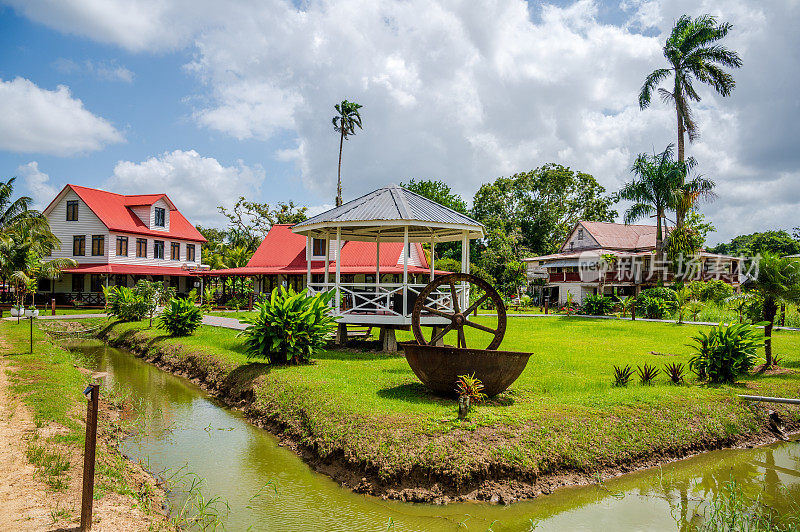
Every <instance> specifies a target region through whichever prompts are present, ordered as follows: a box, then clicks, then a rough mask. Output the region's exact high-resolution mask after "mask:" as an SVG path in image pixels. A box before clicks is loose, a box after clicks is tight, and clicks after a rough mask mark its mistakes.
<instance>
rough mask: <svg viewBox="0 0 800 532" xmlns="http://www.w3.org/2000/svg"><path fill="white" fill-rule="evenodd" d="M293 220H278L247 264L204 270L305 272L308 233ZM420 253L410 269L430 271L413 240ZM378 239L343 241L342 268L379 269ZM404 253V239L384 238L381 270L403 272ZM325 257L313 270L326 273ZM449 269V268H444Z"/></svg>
mask: <svg viewBox="0 0 800 532" xmlns="http://www.w3.org/2000/svg"><path fill="white" fill-rule="evenodd" d="M291 227H292V226H291V225H289V224H276V225H273V226H272V229H270V231H269V233H268V234H267V236H266V237H265V238H264V240H263V241H262V242H261V245H259V246H258V249H257V250H256V252H255V253H253V256H252V257H251V258H250V261H249V262H248V263H247V266H245V267H243V268H228V269H224V270H211V271H207V272H203V273H204V274H206V275H271V274H272V275H275V274H285V275H293V274H305V273H306V271H307V266H306V237H304V236H302V235H298V234H295V233H293V232H292V230H291ZM412 245H414V246H416V249H417V254H418V256H419V257H420V260H421V261H422V266H412V265H410V264H409V266H408V272H409V273H424V272H430V269H429V265H428V261H427V258H426V257H425V253H424V252H423V250H422V245H421V244H419V243H416V242H415V243H413V244H412ZM375 246H376V243H375V242H358V241H346V242H345V243H344V244H343V245H342V264H341V268H340V271H341V273H344V274H356V273H366V274H372V273H375V256H376V249H375ZM402 253H403V243H402V242H381V254H380V257H381V264H380V266H381V268H380V271H381V273H403V264H402V262H401V261H400V256H401V254H402ZM329 268H330V271H331V272H334V271H335V270H336V261H333V260H332V261H330V264H329ZM324 272H325V261H324V260H314V261H312V262H311V273H324ZM440 273H445V272H440Z"/></svg>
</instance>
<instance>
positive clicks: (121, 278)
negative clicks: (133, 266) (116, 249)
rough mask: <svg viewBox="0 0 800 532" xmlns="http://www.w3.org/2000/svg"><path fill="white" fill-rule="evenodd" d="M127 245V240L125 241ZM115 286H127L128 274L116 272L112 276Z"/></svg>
mask: <svg viewBox="0 0 800 532" xmlns="http://www.w3.org/2000/svg"><path fill="white" fill-rule="evenodd" d="M125 245H126V246H127V242H126V243H125ZM114 285H115V286H128V276H127V275H124V274H117V275H115V276H114Z"/></svg>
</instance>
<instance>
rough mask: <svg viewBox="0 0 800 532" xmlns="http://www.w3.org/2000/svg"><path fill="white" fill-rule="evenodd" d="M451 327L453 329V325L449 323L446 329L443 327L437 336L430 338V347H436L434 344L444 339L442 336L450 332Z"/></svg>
mask: <svg viewBox="0 0 800 532" xmlns="http://www.w3.org/2000/svg"><path fill="white" fill-rule="evenodd" d="M453 327H455V324H453V323H451V324H450V325H448V326H447V327H445V328H444V329H442V332H440V333H439V334H437V335H436V336H434V337H433V338H431V345H436V342H438V341H439V340H441V339H442V338H444V335H446V334H447V333H449V332H450V331H452V330H453Z"/></svg>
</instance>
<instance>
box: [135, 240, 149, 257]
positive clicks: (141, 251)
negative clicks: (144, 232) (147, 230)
mask: <svg viewBox="0 0 800 532" xmlns="http://www.w3.org/2000/svg"><path fill="white" fill-rule="evenodd" d="M136 256H137V257H140V258H145V259H146V258H147V239H146V238H137V239H136Z"/></svg>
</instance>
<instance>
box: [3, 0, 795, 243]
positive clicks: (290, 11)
mask: <svg viewBox="0 0 800 532" xmlns="http://www.w3.org/2000/svg"><path fill="white" fill-rule="evenodd" d="M298 6H300V7H298ZM798 11H800V7H798V4H797V3H796V2H792V1H791V0H786V1H785V2H784V1H778V2H776V3H770V4H769V5H767V6H764V5H761V4H754V3H752V2H746V1H744V0H719V1H715V2H689V1H677V2H660V1H658V0H623V1H621V2H593V1H591V0H577V1H574V2H573V1H561V2H553V3H546V2H537V3H531V4H528V3H526V2H524V1H523V0H500V1H497V2H470V3H463V2H462V3H453V2H439V1H423V0H408V1H406V2H393V1H388V0H376V1H372V2H364V1H361V0H339V1H336V2H334V1H321V0H309V1H308V2H302V3H300V4H296V3H291V2H288V1H285V0H266V1H263V2H251V1H246V0H231V1H230V2H226V3H219V2H213V1H210V0H192V1H190V0H164V1H160V2H151V1H150V0H129V1H128V0H126V1H123V0H62V1H58V2H55V1H53V0H27V1H23V0H0V46H2V49H3V50H4V52H3V54H2V55H0V171H1V172H2V175H5V176H12V175H17V176H19V180H20V187H21V190H23V191H25V192H26V193H29V194H31V195H32V196H33V197H34V198H35V199H36V200H37V202H39V203H40V204H41V203H46V202H47V201H48V200H49V197H50V196H52V195H53V194H54V191H57V190H58V189H60V188H61V187H62V186H63V185H64V184H66V183H68V182H69V183H77V184H82V185H87V186H97V187H101V188H105V189H108V190H113V191H118V192H123V193H131V192H140V193H144V192H167V193H169V194H170V196H171V197H172V198H173V200H174V201H175V202H176V203H177V204H178V206H179V208H181V210H182V211H184V212H185V213H186V214H187V215H188V216H189V217H190V219H192V220H193V221H195V222H198V223H203V224H211V225H217V224H220V223H221V221H222V220H221V218H220V217H219V215H218V213H217V212H216V206H217V205H220V204H222V205H230V204H231V203H232V202H233V201H235V199H236V197H238V196H239V195H245V196H247V197H248V198H250V199H254V200H259V201H267V202H273V203H274V202H277V201H288V200H293V201H295V203H298V204H301V205H307V206H309V207H311V208H312V209H313V210H315V211H319V210H321V209H324V208H325V207H326V206H327V205H330V204H331V203H332V202H333V196H334V190H335V179H336V159H337V152H338V142H337V141H338V139H337V136H336V135H335V134H334V133H333V131H332V130H331V125H330V118H331V116H332V113H333V109H332V107H333V104H334V103H336V102H337V101H340V100H342V99H344V98H347V99H351V100H355V101H358V102H360V103H362V104H364V109H363V117H364V131H363V132H359V134H358V135H357V136H356V137H354V138H353V139H352V140H350V141H348V142H347V143H346V145H345V154H344V162H343V181H344V189H345V194H344V195H345V199H348V198H352V197H355V196H357V195H360V194H363V193H365V192H368V191H369V190H372V189H374V188H376V187H378V186H381V185H385V184H388V183H392V182H399V181H405V180H407V179H409V178H411V177H417V178H428V177H436V178H441V179H444V180H445V181H447V182H448V183H449V184H450V185H451V186H452V187H453V189H454V190H456V191H457V192H459V193H461V194H462V195H463V196H464V197H465V199H467V200H468V201H469V200H471V197H472V195H473V194H474V192H475V191H476V190H477V188H478V187H479V186H480V184H481V183H483V182H487V181H490V180H493V179H494V178H496V177H498V176H501V175H510V174H512V173H514V172H517V171H526V170H529V169H532V168H535V167H537V166H540V165H542V164H545V163H547V162H557V163H561V164H565V165H568V166H571V167H573V168H575V169H579V170H582V171H586V172H589V173H591V174H593V175H594V176H595V177H596V178H597V179H598V180H599V181H600V182H601V183H602V184H603V185H604V186H605V187H606V188H607V189H608V191H609V192H612V191H614V190H616V189H617V188H618V187H619V186H620V184H621V183H622V182H624V181H625V180H626V179H628V178H629V173H628V168H629V167H630V163H631V161H632V160H633V158H634V157H635V156H636V154H637V153H639V152H642V151H653V150H659V151H660V150H661V149H663V148H664V147H665V146H666V145H667V144H668V143H669V142H674V135H675V132H674V130H675V126H674V124H673V120H674V118H673V114H674V111H671V110H670V109H669V108H668V107H667V106H664V105H662V104H660V103H654V105H652V106H651V108H650V109H648V110H647V111H640V110H639V109H638V105H637V104H636V95H637V93H638V90H639V87H640V86H641V82H642V79H643V78H644V76H645V75H646V74H647V73H648V72H650V71H651V70H653V69H654V68H657V67H660V66H662V64H663V57H662V55H661V46H662V44H663V40H664V38H665V37H664V36H665V34H666V33H667V32H668V31H669V29H670V27H671V25H672V22H673V21H674V20H675V18H677V17H678V16H679V15H680V14H682V13H688V14H691V15H697V14H700V13H711V14H714V15H716V16H718V17H720V18H721V19H722V20H726V21H730V22H732V23H733V24H734V31H733V32H732V33H731V35H730V37H729V38H728V40H727V44H728V45H729V46H730V47H732V48H734V49H736V50H738V51H739V52H740V53H741V55H742V57H743V59H744V63H745V64H744V67H743V68H742V69H741V70H739V71H737V72H735V73H734V75H735V77H736V79H737V88H736V90H735V91H734V94H733V95H732V96H731V97H730V98H721V97H719V96H717V95H715V94H713V93H712V92H711V91H708V90H704V91H703V92H702V93H701V96H702V97H703V99H702V101H701V102H700V103H699V104H697V105H696V106H695V111H696V114H697V117H698V120H699V123H700V132H701V138H700V140H698V141H697V142H695V143H694V144H693V145H691V146H690V147H689V149H688V152H689V154H690V155H693V156H694V157H695V158H697V159H698V161H699V163H700V169H701V172H702V173H703V174H704V175H706V176H707V177H711V178H712V179H714V180H715V181H716V182H717V184H718V192H719V198H718V199H717V200H716V201H715V202H714V203H712V204H709V205H704V206H703V208H702V210H703V212H704V213H705V214H706V215H707V216H708V217H709V218H710V219H711V220H712V221H713V222H714V223H715V224H716V226H717V229H718V231H717V233H716V234H715V235H713V236H712V239H711V240H712V241H718V240H721V239H727V238H730V237H731V236H733V235H735V234H740V233H745V232H750V231H756V230H764V229H770V228H785V229H791V227H794V226H800V214H798V213H800V208H798V207H800V188H798V187H797V182H798V179H800V169H799V167H798V164H799V163H800V154H798V153H797V150H796V148H795V145H796V138H797V136H798V135H800V120H798V118H800V116H798V115H800V99H799V98H798V96H797V93H796V89H795V87H796V86H797V82H798V79H797V78H798V68H797V67H798V66H800V58H799V57H798V50H800V43H799V42H798V40H800V38H798V37H797V36H796V34H795V33H796V32H795V31H794V28H793V26H792V25H793V22H794V21H796V20H797V19H798V16H797V15H798V14H800V13H798ZM775 50H780V53H775ZM4 106H5V107H4ZM776 213H781V215H780V216H776Z"/></svg>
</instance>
